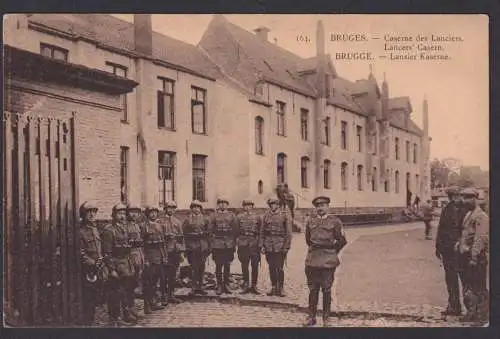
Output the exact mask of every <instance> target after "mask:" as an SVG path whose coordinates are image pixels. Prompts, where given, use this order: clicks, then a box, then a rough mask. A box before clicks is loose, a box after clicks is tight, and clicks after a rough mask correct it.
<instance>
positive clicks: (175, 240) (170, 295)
mask: <svg viewBox="0 0 500 339" xmlns="http://www.w3.org/2000/svg"><path fill="white" fill-rule="evenodd" d="M164 208H165V222H164V224H163V232H164V235H165V242H166V246H167V252H168V259H167V267H166V272H165V275H164V277H165V282H166V285H167V286H166V291H165V286H162V293H165V292H166V293H167V300H166V302H167V303H172V304H178V303H180V300H179V299H177V298H175V295H174V291H175V284H176V277H177V270H178V268H179V265H180V263H181V259H182V252H183V251H184V250H185V246H184V236H183V234H182V224H181V222H180V221H179V219H177V218H176V217H174V213H175V209H176V208H177V204H176V203H175V201H169V202H167V203H166V204H165V207H164ZM162 299H163V300H162V301H165V296H163V298H162Z"/></svg>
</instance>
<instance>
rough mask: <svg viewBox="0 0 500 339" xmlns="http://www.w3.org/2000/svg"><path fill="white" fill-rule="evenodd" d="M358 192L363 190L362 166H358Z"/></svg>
mask: <svg viewBox="0 0 500 339" xmlns="http://www.w3.org/2000/svg"><path fill="white" fill-rule="evenodd" d="M357 174H358V191H362V190H363V165H358V173H357Z"/></svg>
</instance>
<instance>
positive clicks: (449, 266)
mask: <svg viewBox="0 0 500 339" xmlns="http://www.w3.org/2000/svg"><path fill="white" fill-rule="evenodd" d="M446 193H447V194H448V199H449V202H448V204H447V205H446V206H445V207H444V208H443V210H442V212H441V216H440V218H439V224H438V229H437V235H436V257H437V258H438V259H439V260H442V261H443V266H444V272H445V280H446V288H447V290H448V305H447V307H446V309H445V310H444V311H443V312H442V314H443V315H453V316H458V315H460V314H461V313H462V307H461V304H460V291H459V285H458V280H459V278H460V280H462V278H463V274H459V273H460V269H459V255H458V253H457V251H456V250H455V248H454V247H455V244H456V243H457V241H458V240H459V239H460V235H461V233H462V222H463V219H464V216H465V213H466V211H464V208H463V206H462V204H461V197H460V195H459V189H458V188H457V187H450V188H449V189H448V190H447V192H446ZM462 283H463V281H462Z"/></svg>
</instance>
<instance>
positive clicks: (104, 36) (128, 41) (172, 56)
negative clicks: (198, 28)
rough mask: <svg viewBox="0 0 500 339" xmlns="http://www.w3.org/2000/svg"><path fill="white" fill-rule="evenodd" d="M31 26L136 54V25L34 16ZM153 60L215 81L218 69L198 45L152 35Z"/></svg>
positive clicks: (93, 17) (96, 17)
mask: <svg viewBox="0 0 500 339" xmlns="http://www.w3.org/2000/svg"><path fill="white" fill-rule="evenodd" d="M29 22H30V24H31V25H35V26H37V27H39V28H40V27H45V28H49V29H52V30H56V31H59V32H62V33H66V34H67V35H68V34H69V36H70V37H72V38H73V39H86V40H90V41H93V42H95V43H98V44H102V45H103V47H105V46H107V47H111V48H114V49H118V50H122V51H124V52H127V53H131V54H135V48H134V25H133V24H132V23H130V22H127V21H124V20H121V19H118V18H116V17H113V16H111V15H106V14H33V15H31V16H30V17H29ZM153 58H155V59H158V60H160V61H163V62H165V63H167V64H170V65H172V66H178V67H179V68H180V69H181V70H182V69H185V70H186V71H192V72H194V73H195V75H200V76H204V77H207V78H211V79H216V78H218V77H219V76H220V73H219V72H218V69H217V67H216V66H215V65H214V64H213V63H212V62H210V60H209V59H208V58H207V57H206V56H205V55H203V54H202V53H201V52H200V51H199V50H198V49H197V48H196V46H193V45H191V44H188V43H185V42H183V41H180V40H176V39H173V38H171V37H168V36H165V35H163V34H160V33H157V32H153Z"/></svg>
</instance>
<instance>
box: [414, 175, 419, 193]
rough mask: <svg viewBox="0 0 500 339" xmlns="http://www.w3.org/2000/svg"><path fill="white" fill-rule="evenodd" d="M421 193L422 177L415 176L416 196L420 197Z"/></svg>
mask: <svg viewBox="0 0 500 339" xmlns="http://www.w3.org/2000/svg"><path fill="white" fill-rule="evenodd" d="M419 192H420V176H419V175H418V174H415V194H416V195H418V194H419Z"/></svg>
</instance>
